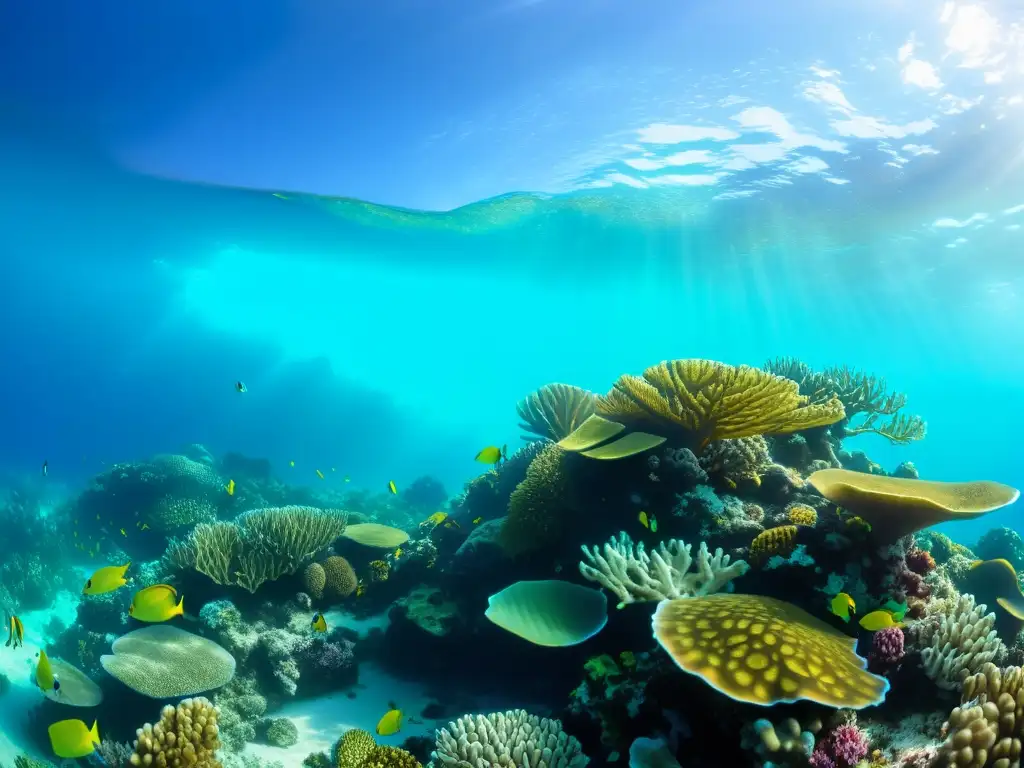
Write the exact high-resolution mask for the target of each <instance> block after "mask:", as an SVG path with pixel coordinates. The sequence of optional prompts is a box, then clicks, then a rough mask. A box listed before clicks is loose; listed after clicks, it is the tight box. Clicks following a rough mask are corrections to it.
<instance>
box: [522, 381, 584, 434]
mask: <svg viewBox="0 0 1024 768" xmlns="http://www.w3.org/2000/svg"><path fill="white" fill-rule="evenodd" d="M516 412H517V413H518V414H519V418H520V419H521V420H522V421H521V423H520V424H519V428H520V429H522V430H524V431H525V432H527V433H528V434H525V435H523V439H524V440H553V441H555V442H556V443H557V442H558V441H559V440H561V439H562V438H564V437H567V436H568V435H570V434H571V433H572V432H573V431H574V430H575V429H576V428H577V427H578V426H579V425H580V424H582V423H583V422H584V421H586V420H587V418H588V417H589V416H590V414H592V413H593V412H594V394H593V393H592V392H588V391H587V390H585V389H581V388H579V387H574V386H572V385H571V384H545V385H544V386H543V387H541V388H540V389H538V390H537V391H536V392H533V393H532V394H530V395H528V396H527V397H526V398H524V399H523V400H521V401H519V403H518V404H517V405H516Z"/></svg>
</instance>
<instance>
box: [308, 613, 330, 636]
mask: <svg viewBox="0 0 1024 768" xmlns="http://www.w3.org/2000/svg"><path fill="white" fill-rule="evenodd" d="M310 626H311V627H312V629H313V631H314V632H326V631H327V620H326V619H324V615H323V614H322V613H314V614H313V622H312V624H311V625H310Z"/></svg>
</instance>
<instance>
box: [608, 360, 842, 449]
mask: <svg viewBox="0 0 1024 768" xmlns="http://www.w3.org/2000/svg"><path fill="white" fill-rule="evenodd" d="M596 412H597V413H598V414H601V415H602V416H605V417H607V418H609V419H612V420H614V421H618V422H621V423H623V424H626V425H628V426H637V427H639V426H643V427H644V428H645V429H648V430H650V431H652V432H654V433H655V434H660V435H662V436H665V437H670V438H674V439H675V440H676V441H678V442H680V443H681V444H683V445H686V446H688V447H690V448H693V449H694V450H695V451H697V452H699V451H701V450H703V449H704V448H705V447H706V446H707V445H708V444H709V443H711V442H713V441H715V440H726V439H735V438H741V437H752V436H754V435H764V434H769V433H772V434H775V433H785V432H796V431H799V430H804V429H810V428H811V427H819V426H826V425H828V424H832V423H834V422H836V421H838V420H840V419H842V418H843V416H844V413H843V407H842V404H841V403H840V402H839V400H838V399H836V398H832V399H830V400H828V401H827V402H824V403H820V404H808V402H807V398H805V397H802V396H801V395H800V394H799V388H798V386H797V385H796V384H795V383H794V382H792V381H790V380H789V379H785V378H782V377H779V376H774V375H772V374H770V373H766V372H765V371H762V370H760V369H758V368H751V367H749V366H739V367H735V366H731V365H726V364H724V363H719V362H715V361H713V360H696V359H688V360H670V361H666V362H663V363H660V364H659V365H655V366H651V367H650V368H648V369H647V370H645V371H644V373H643V378H640V377H637V376H629V375H624V376H621V377H620V378H619V380H618V381H616V382H615V385H614V387H613V388H612V390H611V391H610V392H609V393H608V394H607V395H606V396H604V397H599V398H598V399H597V402H596Z"/></svg>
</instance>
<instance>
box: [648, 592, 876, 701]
mask: <svg viewBox="0 0 1024 768" xmlns="http://www.w3.org/2000/svg"><path fill="white" fill-rule="evenodd" d="M653 627H654V636H655V638H656V639H657V641H658V642H659V643H660V644H661V647H662V648H664V649H665V650H666V651H667V652H668V654H669V655H670V656H671V657H672V658H673V660H674V661H675V662H676V664H677V665H678V666H679V667H680V668H682V669H683V670H684V671H686V672H688V673H690V674H692V675H697V676H698V677H700V678H702V679H703V680H704V681H705V682H706V683H708V685H710V686H712V687H713V688H715V689H716V690H718V691H720V692H722V693H724V694H726V695H727V696H729V697H731V698H733V699H736V700H737V701H745V702H749V703H751V704H760V705H763V706H771V705H774V704H778V703H782V702H793V701H798V700H801V699H808V700H811V701H816V702H818V703H820V704H824V705H826V706H831V707H848V708H850V709H861V708H863V707H868V706H872V705H875V704H879V703H881V702H882V700H883V699H884V698H885V693H886V691H887V690H888V688H889V683H888V682H887V681H886V680H885V678H883V677H878V676H877V675H873V674H871V673H870V672H868V671H866V670H865V669H864V667H865V662H864V660H863V659H862V658H860V657H859V656H857V654H856V653H855V652H854V649H855V647H856V644H857V640H856V638H853V637H849V636H847V635H845V634H843V633H841V632H839V631H838V630H836V629H834V628H833V627H832V626H830V625H828V624H826V623H825V622H823V621H821V620H820V619H818V618H815V617H814V616H811V615H810V614H809V613H807V612H806V611H804V610H803V609H801V608H798V607H797V606H795V605H791V604H790V603H785V602H783V601H781V600H775V599H774V598H770V597H761V596H758V595H726V594H718V595H707V596H704V597H691V598H685V599H681V600H666V601H663V602H662V603H661V604H660V605H658V610H657V611H655V613H654V619H653Z"/></svg>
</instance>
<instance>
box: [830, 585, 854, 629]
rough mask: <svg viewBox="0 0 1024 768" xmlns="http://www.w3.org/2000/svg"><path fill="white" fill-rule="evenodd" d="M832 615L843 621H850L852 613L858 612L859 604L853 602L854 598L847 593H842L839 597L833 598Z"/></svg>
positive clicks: (831, 604)
mask: <svg viewBox="0 0 1024 768" xmlns="http://www.w3.org/2000/svg"><path fill="white" fill-rule="evenodd" d="M829 607H830V609H831V610H832V613H834V614H835V615H836V616H838V617H839V618H840V619H842V620H843V621H847V622H848V621H849V620H850V611H853V612H854V613H856V612H857V604H856V603H855V602H853V598H852V597H850V596H849V595H848V594H846V593H845V592H840V593H839V594H838V595H836V596H835V597H833V598H832V602H831V603H830V604H829Z"/></svg>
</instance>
